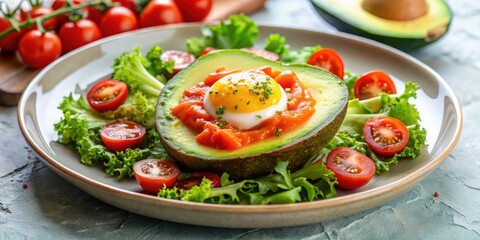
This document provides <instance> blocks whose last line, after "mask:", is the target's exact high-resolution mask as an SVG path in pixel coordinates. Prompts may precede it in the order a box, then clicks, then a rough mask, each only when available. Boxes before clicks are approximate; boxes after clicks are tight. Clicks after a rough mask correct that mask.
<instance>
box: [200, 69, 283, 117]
mask: <svg viewBox="0 0 480 240" xmlns="http://www.w3.org/2000/svg"><path fill="white" fill-rule="evenodd" d="M282 91H283V89H282V88H281V86H280V85H279V84H278V83H277V82H276V81H275V80H274V79H273V78H271V77H269V76H266V75H263V74H258V73H253V72H240V73H234V74H230V75H228V76H225V77H223V78H221V79H220V80H218V81H217V82H215V83H214V84H213V85H212V86H211V87H210V90H209V91H208V93H207V94H208V102H209V104H211V106H213V107H215V109H216V115H221V114H223V112H231V113H251V112H256V111H259V110H262V109H265V108H268V107H271V106H275V105H277V104H278V103H279V102H280V100H281V98H282Z"/></svg>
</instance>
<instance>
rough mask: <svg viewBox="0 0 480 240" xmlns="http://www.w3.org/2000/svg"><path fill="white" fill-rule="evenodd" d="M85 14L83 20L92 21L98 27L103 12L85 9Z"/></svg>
mask: <svg viewBox="0 0 480 240" xmlns="http://www.w3.org/2000/svg"><path fill="white" fill-rule="evenodd" d="M85 13H86V16H85V18H87V19H89V20H92V21H93V22H94V23H96V24H97V25H100V23H101V22H102V17H103V12H102V11H100V10H98V9H97V8H95V7H87V8H85Z"/></svg>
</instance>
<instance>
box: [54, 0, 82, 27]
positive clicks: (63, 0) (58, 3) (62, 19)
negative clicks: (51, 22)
mask: <svg viewBox="0 0 480 240" xmlns="http://www.w3.org/2000/svg"><path fill="white" fill-rule="evenodd" d="M84 1H85V0H73V1H72V3H73V5H79V4H81V3H83V2H84ZM65 4H67V0H55V1H54V2H53V3H52V9H53V10H57V9H60V8H62V7H63V6H65ZM68 18H69V17H68V14H62V15H60V16H57V22H58V26H60V27H61V26H62V25H63V24H64V23H66V22H68Z"/></svg>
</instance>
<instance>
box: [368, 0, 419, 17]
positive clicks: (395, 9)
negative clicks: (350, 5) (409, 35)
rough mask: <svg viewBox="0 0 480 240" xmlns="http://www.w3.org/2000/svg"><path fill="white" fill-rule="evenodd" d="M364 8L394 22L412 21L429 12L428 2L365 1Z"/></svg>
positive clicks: (416, 0) (400, 0)
mask: <svg viewBox="0 0 480 240" xmlns="http://www.w3.org/2000/svg"><path fill="white" fill-rule="evenodd" d="M362 8H363V9H364V10H365V11H367V12H369V13H371V14H373V15H375V16H377V17H381V18H384V19H388V20H393V21H410V20H415V19H417V18H419V17H422V16H424V15H426V14H427V12H428V4H427V1H426V0H387V1H385V0H364V1H363V2H362Z"/></svg>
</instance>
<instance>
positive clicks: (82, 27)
mask: <svg viewBox="0 0 480 240" xmlns="http://www.w3.org/2000/svg"><path fill="white" fill-rule="evenodd" d="M58 36H59V37H60V39H61V40H62V44H63V53H68V52H70V51H72V50H74V49H77V48H79V47H81V46H83V45H85V44H88V43H91V42H93V41H96V40H98V39H100V38H102V33H101V32H100V29H99V28H98V26H97V24H95V23H94V22H93V21H91V20H88V19H81V20H80V21H78V22H66V23H65V24H63V25H62V27H61V28H60V30H59V31H58Z"/></svg>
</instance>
